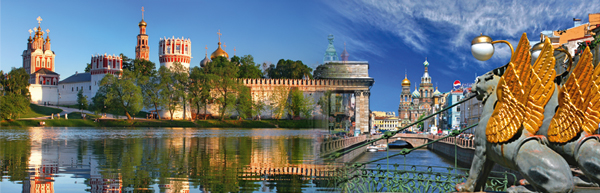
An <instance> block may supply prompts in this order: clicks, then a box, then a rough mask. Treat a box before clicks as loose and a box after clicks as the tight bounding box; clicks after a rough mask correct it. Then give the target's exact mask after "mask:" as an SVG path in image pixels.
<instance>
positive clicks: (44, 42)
mask: <svg viewBox="0 0 600 193" xmlns="http://www.w3.org/2000/svg"><path fill="white" fill-rule="evenodd" d="M37 21H38V27H37V28H33V31H32V30H31V29H30V30H29V38H28V39H27V49H26V50H24V51H23V54H22V55H21V56H22V57H23V68H24V69H25V70H26V71H27V73H28V74H29V84H41V85H57V84H58V80H59V75H58V74H57V73H56V72H54V57H55V56H56V55H55V54H54V51H52V50H51V49H50V30H49V29H46V39H44V31H43V30H42V27H41V23H42V18H41V17H38V18H37ZM32 32H35V33H34V36H33V38H31V33H32Z"/></svg>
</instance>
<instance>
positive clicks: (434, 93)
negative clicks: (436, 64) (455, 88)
mask: <svg viewBox="0 0 600 193" xmlns="http://www.w3.org/2000/svg"><path fill="white" fill-rule="evenodd" d="M441 94H442V93H441V92H440V91H439V90H438V88H437V86H436V87H435V92H433V96H439V95H441Z"/></svg>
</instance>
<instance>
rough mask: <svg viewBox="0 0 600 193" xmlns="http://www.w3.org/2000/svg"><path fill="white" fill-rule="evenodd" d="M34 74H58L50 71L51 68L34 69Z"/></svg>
mask: <svg viewBox="0 0 600 193" xmlns="http://www.w3.org/2000/svg"><path fill="white" fill-rule="evenodd" d="M34 74H47V75H58V74H57V73H56V72H52V71H51V70H48V69H45V68H42V69H39V70H38V71H35V72H34Z"/></svg>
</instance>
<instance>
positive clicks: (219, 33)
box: [217, 30, 223, 42]
mask: <svg viewBox="0 0 600 193" xmlns="http://www.w3.org/2000/svg"><path fill="white" fill-rule="evenodd" d="M217 34H218V35H219V42H221V35H223V34H221V30H219V32H217Z"/></svg>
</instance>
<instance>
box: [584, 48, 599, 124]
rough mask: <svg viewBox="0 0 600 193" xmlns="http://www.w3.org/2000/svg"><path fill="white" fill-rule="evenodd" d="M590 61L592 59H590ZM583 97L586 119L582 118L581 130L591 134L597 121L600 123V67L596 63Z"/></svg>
mask: <svg viewBox="0 0 600 193" xmlns="http://www.w3.org/2000/svg"><path fill="white" fill-rule="evenodd" d="M588 48H589V47H588ZM588 51H589V49H586V52H588ZM590 58H593V56H590ZM591 62H592V60H591V59H590V63H591ZM585 99H586V104H587V108H586V110H585V114H586V115H587V119H584V124H583V130H584V131H585V132H587V133H588V134H593V133H596V130H597V129H598V123H600V112H599V111H600V67H598V65H596V67H595V69H594V73H593V74H592V77H591V82H590V84H589V89H587V90H586V93H585Z"/></svg>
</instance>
